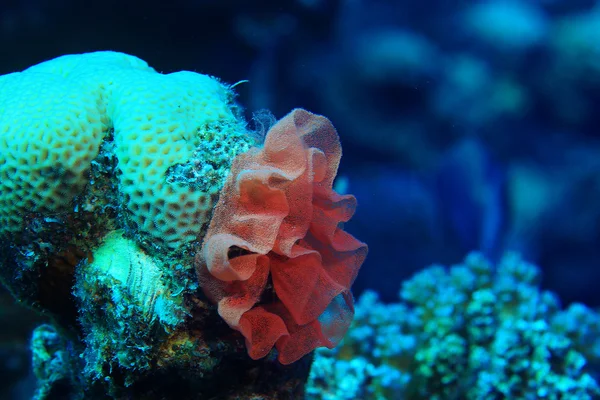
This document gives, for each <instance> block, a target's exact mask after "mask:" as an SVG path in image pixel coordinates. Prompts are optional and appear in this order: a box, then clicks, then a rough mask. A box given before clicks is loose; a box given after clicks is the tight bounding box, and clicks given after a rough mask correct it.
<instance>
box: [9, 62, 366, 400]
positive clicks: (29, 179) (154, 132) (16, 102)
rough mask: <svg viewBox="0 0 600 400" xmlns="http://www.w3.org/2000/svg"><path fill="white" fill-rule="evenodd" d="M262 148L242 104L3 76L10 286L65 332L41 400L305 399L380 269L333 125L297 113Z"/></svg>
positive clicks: (117, 81)
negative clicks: (354, 221)
mask: <svg viewBox="0 0 600 400" xmlns="http://www.w3.org/2000/svg"><path fill="white" fill-rule="evenodd" d="M259 137H260V136H259V135H255V134H253V132H251V131H250V130H249V129H248V127H247V124H246V122H245V121H244V119H243V117H242V113H241V110H240V108H239V106H238V105H237V104H236V102H235V94H234V92H233V89H232V86H230V85H226V84H224V83H222V82H220V81H219V80H218V79H216V78H213V77H210V76H206V75H202V74H198V73H193V72H187V71H181V72H176V73H171V74H161V73H158V72H156V71H155V70H154V69H152V68H151V67H149V66H148V65H147V63H145V62H144V61H142V60H140V59H138V58H136V57H133V56H130V55H127V54H123V53H116V52H96V53H88V54H77V55H67V56H62V57H59V58H56V59H53V60H50V61H46V62H43V63H41V64H38V65H35V66H33V67H31V68H29V69H27V70H25V71H23V72H19V73H13V74H8V75H3V76H0V239H2V240H0V279H1V280H2V283H3V284H4V285H5V286H6V287H7V288H8V289H9V290H10V291H11V293H12V294H13V296H14V297H16V298H17V299H18V300H19V301H20V302H21V303H23V304H25V305H27V306H30V307H32V308H34V309H36V310H38V311H40V312H41V313H44V314H46V315H48V316H50V317H51V318H52V321H53V323H52V324H51V325H48V324H47V325H43V326H41V327H39V328H37V329H36V331H35V332H34V334H33V339H32V352H33V366H34V372H35V374H36V376H37V378H38V380H39V385H38V391H37V393H36V397H37V398H38V399H45V398H74V399H77V398H86V399H94V398H107V397H113V398H143V399H151V398H170V397H172V396H173V394H177V398H182V399H185V398H190V399H193V398H219V399H227V398H232V399H233V398H235V399H245V398H248V399H250V398H265V399H268V398H277V399H293V398H301V397H302V396H303V391H304V382H305V380H306V377H307V376H308V372H309V368H310V364H311V361H312V356H311V354H310V353H311V352H312V350H313V349H315V348H316V347H319V346H323V345H325V346H328V347H333V346H335V345H336V344H337V343H338V342H339V340H340V339H341V337H342V336H343V334H344V333H345V331H346V330H347V329H348V327H349V325H350V322H351V320H352V316H353V312H354V309H353V299H352V296H351V294H350V286H351V285H352V282H353V281H354V278H355V277H356V273H357V272H358V269H359V268H360V265H361V264H362V262H363V261H364V258H365V256H366V252H367V249H366V246H365V245H364V244H363V243H361V242H359V241H357V240H356V239H354V238H353V237H352V236H351V235H349V234H347V233H346V232H344V231H343V230H342V229H341V227H340V226H341V222H344V221H347V220H348V219H349V218H350V217H351V216H352V214H353V212H354V208H355V205H356V202H355V199H354V198H353V197H352V196H339V195H337V194H336V193H335V192H333V190H332V189H331V185H332V183H333V178H334V177H335V174H336V172H337V167H338V164H339V160H340V156H341V148H340V146H339V140H338V138H337V133H336V131H335V129H334V128H333V126H331V123H329V121H328V120H326V119H325V118H324V117H320V116H316V115H314V114H311V113H309V112H307V111H304V110H294V111H293V112H292V113H290V114H289V115H288V116H287V117H285V118H284V119H283V120H282V121H280V122H279V123H277V124H276V125H275V126H273V127H272V129H270V130H269V131H268V132H267V134H266V138H265V141H264V145H263V143H262V141H261V140H260V139H259ZM282 138H283V139H284V140H283V141H281V139H282ZM258 161H261V162H262V164H260V163H258ZM266 170H268V171H270V173H269V174H264V173H263V172H264V171H266ZM248 171H255V173H250V174H249V173H248ZM261 171H262V172H261ZM236 182H238V183H239V182H243V184H242V185H238V186H236V185H235V183H236ZM240 188H241V189H243V190H240ZM290 194H291V195H292V197H290ZM274 200H277V202H276V203H273V201H274ZM217 204H218V205H217ZM273 205H277V206H278V208H277V209H276V210H275V211H276V212H275V213H273V209H272V208H271V207H272V206H273ZM215 207H216V208H215ZM234 209H235V211H236V212H235V220H233V219H231V218H230V217H231V216H232V214H231V212H232V210H234ZM242 211H243V212H242ZM265 216H269V217H270V219H268V221H267V222H268V223H267V225H268V226H269V228H270V229H271V231H269V232H267V231H265V230H264V228H265V227H266V226H267V225H265V221H266V220H265V219H264V217H265ZM223 234H226V235H230V237H231V238H234V239H232V240H229V241H227V240H225V241H223V240H221V239H223V236H222V235H223ZM207 238H211V240H207ZM259 239H260V240H259ZM215 243H216V244H218V245H215ZM257 244H260V246H258V245H257ZM298 257H300V258H298ZM249 260H251V261H252V262H255V264H254V265H255V268H254V270H249V269H247V268H246V269H245V270H243V271H242V269H239V268H238V266H240V265H242V264H243V265H249V264H248V261H249ZM307 260H310V263H308V264H307V263H306V261H307ZM299 261H301V262H299ZM304 265H307V267H306V268H304ZM308 270H310V271H308ZM315 271H320V274H319V275H318V277H319V279H317V280H312V281H310V280H309V277H313V276H314V274H313V272H315ZM234 273H237V275H235V274H234ZM232 274H234V275H232ZM301 282H302V283H303V285H304V286H303V288H304V289H310V290H311V292H310V293H312V297H310V298H305V299H304V302H303V303H302V302H298V297H297V296H296V297H294V296H293V295H292V294H291V293H292V292H291V291H290V289H289V288H290V287H293V286H295V285H298V284H299V283H301ZM323 282H326V283H327V284H326V285H322V283H323ZM242 298H243V299H245V300H244V301H243V302H244V305H243V306H242V307H241V308H240V307H236V306H235V304H236V302H238V301H239V300H240V299H242ZM313 299H318V301H316V302H314V301H312V300H313ZM308 300H311V301H308ZM228 307H229V308H228ZM231 310H236V311H235V312H234V313H233V314H232V312H231ZM265 323H267V325H268V324H271V325H268V326H269V328H268V329H267V330H266V331H265V330H261V329H258V328H257V327H260V326H265ZM231 328H234V329H231ZM238 331H239V332H238ZM240 333H241V334H240ZM261 335H263V336H261ZM265 337H268V339H267V340H266V341H265V340H264V338H265ZM318 337H320V338H321V339H320V340H315V339H316V338H318ZM244 339H245V342H246V347H247V350H248V354H246V351H244V347H245V345H244ZM273 347H275V348H276V350H273ZM291 349H293V351H292V350H291ZM248 355H250V357H249V356H248ZM284 364H285V365H284Z"/></svg>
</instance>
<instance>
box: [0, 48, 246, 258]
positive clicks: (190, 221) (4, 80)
mask: <svg viewBox="0 0 600 400" xmlns="http://www.w3.org/2000/svg"><path fill="white" fill-rule="evenodd" d="M232 99H233V94H232V92H231V89H230V88H229V87H228V86H227V85H224V84H222V83H221V82H219V81H218V80H217V79H215V78H212V77H210V76H206V75H201V74H197V73H193V72H186V71H182V72H176V73H172V74H166V75H165V74H160V73H157V72H156V71H155V70H154V69H152V68H150V67H149V66H148V65H147V64H146V63H145V62H144V61H142V60H140V59H138V58H136V57H133V56H129V55H126V54H121V53H114V52H98V53H93V54H84V55H68V56H63V57H59V58H57V59H54V60H51V61H47V62H44V63H42V64H39V65H36V66H34V67H31V68H29V69H27V70H25V71H23V72H21V73H14V74H9V75H4V76H2V77H0V110H2V114H1V118H0V178H1V180H0V222H1V223H2V224H1V225H0V234H2V233H8V232H10V233H14V232H19V231H21V230H22V229H23V227H24V226H23V223H24V220H25V219H26V217H27V215H29V214H31V213H42V214H52V213H61V212H67V211H69V207H70V205H71V203H72V202H73V198H74V196H75V195H77V194H79V193H80V192H81V191H82V189H83V187H84V186H85V185H87V184H89V183H90V181H89V179H88V176H87V175H86V173H87V172H88V171H89V170H90V166H91V162H92V160H93V159H94V158H95V157H96V156H98V154H99V151H100V145H101V143H102V141H103V140H107V139H109V140H112V141H113V143H114V157H115V158H116V160H117V162H118V169H119V189H120V193H121V195H122V199H121V201H122V203H123V205H124V208H125V209H126V211H127V214H128V219H129V222H130V223H131V225H132V226H133V228H134V229H136V230H137V231H138V232H139V233H141V234H145V235H147V236H149V237H150V238H151V239H152V240H153V241H157V240H158V241H161V242H164V243H165V244H166V245H168V246H169V247H172V248H177V247H179V246H181V245H183V244H186V243H188V242H190V241H193V240H196V239H197V237H198V235H199V233H200V232H201V231H202V229H203V227H204V225H205V224H207V222H208V220H209V218H210V210H211V208H212V206H213V205H214V202H215V201H216V198H217V197H218V192H219V190H220V188H221V186H222V184H223V180H224V178H225V176H226V174H227V171H228V169H229V165H230V162H231V160H232V159H233V157H234V156H235V154H237V153H238V152H243V151H246V150H248V148H249V145H250V144H251V140H250V137H249V136H248V135H247V134H246V132H245V124H244V122H243V120H242V119H241V118H240V116H239V115H238V113H237V108H236V106H235V104H234V103H233V102H232Z"/></svg>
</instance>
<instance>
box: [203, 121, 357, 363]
mask: <svg viewBox="0 0 600 400" xmlns="http://www.w3.org/2000/svg"><path fill="white" fill-rule="evenodd" d="M340 158H341V146H340V142H339V139H338V136H337V132H336V131H335V129H334V127H333V125H332V124H331V122H329V120H327V119H326V118H324V117H322V116H317V115H314V114H311V113H309V112H307V111H305V110H294V111H292V112H291V113H290V114H289V115H288V116H286V117H285V118H283V119H282V120H281V121H279V122H278V123H277V124H275V125H274V126H273V127H272V128H271V129H270V130H269V132H268V133H267V136H266V138H265V143H264V146H263V148H262V149H253V150H251V151H248V152H247V153H245V154H242V155H240V156H238V157H237V158H236V159H235V162H234V164H233V166H232V168H231V174H230V175H229V178H228V180H227V182H226V184H225V187H224V188H223V194H222V196H221V198H220V199H219V203H218V204H217V207H216V210H215V215H214V217H213V219H212V221H211V225H210V227H209V230H208V233H207V235H206V237H205V241H204V245H203V247H202V252H201V253H199V256H198V258H197V262H198V272H199V275H200V282H201V284H202V288H203V289H204V291H205V293H206V294H207V295H208V296H209V297H210V298H212V299H213V300H214V301H215V302H217V303H218V305H219V314H220V315H221V317H223V319H224V320H225V321H226V322H227V323H228V324H229V325H230V326H231V327H233V328H235V329H236V330H238V331H240V332H241V333H242V334H243V335H244V337H245V338H246V344H247V347H248V353H249V354H250V356H251V357H252V358H261V357H264V356H266V355H267V354H268V353H269V351H270V350H271V349H272V348H273V346H275V347H276V348H277V350H278V352H279V360H280V361H281V362H282V363H284V364H289V363H292V362H294V361H297V360H298V359H299V358H301V357H302V356H304V355H306V354H307V353H309V352H311V351H312V350H314V349H315V348H316V347H320V346H327V347H330V348H331V347H334V346H335V345H336V344H337V343H338V342H339V341H340V340H341V338H342V337H343V336H344V334H345V333H346V330H347V329H348V326H349V325H350V322H351V321H352V316H353V315H354V308H353V299H352V294H351V293H350V286H351V285H352V283H353V282H354V279H355V278H356V275H357V273H358V269H359V268H360V266H361V264H362V263H363V261H364V259H365V257H366V255H367V246H366V245H365V244H364V243H361V242H359V241H358V240H356V239H355V238H354V237H352V236H351V235H349V234H348V233H346V232H345V231H344V230H343V229H341V228H340V223H342V222H347V221H348V220H349V219H350V218H351V217H352V214H353V213H354V210H355V208H356V199H355V198H354V197H353V196H351V195H346V196H340V195H338V194H337V193H336V192H334V191H333V189H332V184H333V179H334V178H335V175H336V173H337V169H338V165H339V162H340ZM232 249H233V250H234V251H232ZM235 250H237V251H235ZM265 292H267V293H268V294H270V297H271V299H270V300H266V299H265V298H264V297H265ZM259 302H260V303H261V304H258V303H259Z"/></svg>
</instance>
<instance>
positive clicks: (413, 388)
mask: <svg viewBox="0 0 600 400" xmlns="http://www.w3.org/2000/svg"><path fill="white" fill-rule="evenodd" d="M539 280H540V272H539V270H538V269H537V267H535V266H534V265H531V264H528V263H526V262H524V261H523V260H521V259H520V258H519V257H518V256H517V255H515V254H508V255H506V256H505V257H504V259H503V260H502V261H501V262H500V263H499V264H498V265H497V266H494V265H492V264H491V263H489V262H488V261H487V260H485V259H484V258H483V257H482V256H481V255H479V254H475V253H474V254H471V255H469V256H468V257H467V258H466V260H465V262H464V264H461V265H457V266H453V267H452V268H449V269H446V268H444V267H442V266H433V267H430V268H428V269H426V270H424V271H422V272H420V273H418V274H417V275H416V276H414V277H413V278H412V279H410V280H409V281H407V282H405V283H404V284H403V286H402V290H401V292H400V295H401V298H402V299H403V300H404V301H403V302H401V303H396V304H387V305H386V304H382V303H381V302H379V301H378V298H377V295H376V294H375V293H374V292H366V293H365V294H363V295H362V296H361V298H360V299H359V301H358V302H357V306H356V307H357V308H356V318H355V320H354V323H353V325H352V327H351V328H350V330H349V332H348V334H347V335H346V338H345V339H344V342H343V343H342V344H341V345H340V346H338V347H337V348H336V349H334V350H318V351H317V353H316V358H315V362H314V363H313V367H312V371H311V376H310V379H309V384H308V388H307V393H308V397H309V398H310V399H326V400H334V399H335V400H338V399H356V398H362V399H378V400H383V399H542V398H543V399H573V400H575V399H595V398H598V397H599V396H600V388H599V386H598V383H597V382H596V381H595V379H594V375H595V374H597V373H598V368H600V340H599V338H600V315H599V314H598V313H596V312H594V311H592V310H590V309H588V308H586V307H585V306H583V305H581V304H573V305H571V306H570V307H569V308H567V309H566V310H561V309H560V305H559V302H558V300H557V299H556V297H555V296H554V295H553V294H552V293H550V292H547V291H542V290H540V288H539Z"/></svg>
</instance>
